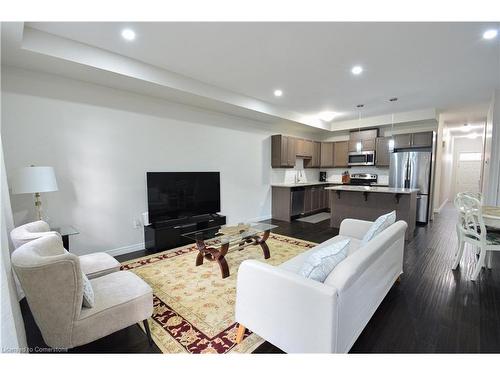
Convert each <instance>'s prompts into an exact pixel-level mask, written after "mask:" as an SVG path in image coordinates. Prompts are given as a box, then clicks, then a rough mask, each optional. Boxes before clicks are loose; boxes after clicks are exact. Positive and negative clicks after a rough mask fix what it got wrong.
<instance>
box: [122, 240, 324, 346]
mask: <svg viewBox="0 0 500 375" xmlns="http://www.w3.org/2000/svg"><path fill="white" fill-rule="evenodd" d="M267 244H268V246H269V250H270V252H271V257H270V258H269V259H264V256H263V253H262V249H261V247H260V246H249V247H247V248H245V249H243V250H241V251H233V252H229V253H228V254H227V255H226V260H227V263H228V265H229V271H230V273H231V275H230V276H229V277H228V278H225V279H222V277H221V273H220V269H219V266H218V265H217V263H216V262H210V261H207V260H205V262H204V263H203V264H202V265H201V266H199V267H196V266H195V260H196V255H197V253H198V251H197V249H196V246H195V245H188V246H184V247H180V248H178V249H173V250H168V251H164V252H162V253H156V254H153V255H149V256H146V257H143V258H139V259H134V260H132V261H129V262H125V263H123V264H122V269H124V270H129V271H132V272H134V273H135V274H137V275H138V276H139V277H141V278H142V279H143V280H145V281H146V282H147V283H148V284H149V285H151V287H152V288H153V294H154V301H153V304H154V312H153V316H152V318H151V319H150V327H151V333H152V336H153V340H154V341H155V343H156V345H158V347H159V348H160V349H161V351H162V352H163V353H229V352H237V353H251V352H252V351H254V350H255V349H256V348H257V347H258V346H259V345H260V344H262V343H263V342H264V340H263V339H262V338H260V337H259V336H257V335H256V334H254V333H251V332H249V331H248V330H247V333H246V334H245V337H244V340H243V341H242V342H241V343H240V344H239V345H237V344H236V331H237V324H236V323H235V321H234V305H235V302H236V276H237V270H238V267H239V265H240V264H241V262H243V261H244V260H247V259H256V260H259V261H261V262H266V263H268V264H272V265H279V264H281V263H283V262H285V261H287V260H288V259H291V258H293V257H294V256H296V255H297V254H300V253H301V252H303V251H306V250H307V249H309V248H311V247H313V246H314V245H315V244H314V243H312V242H307V241H302V240H298V239H296V238H291V237H285V236H281V235H277V234H271V235H270V236H269V239H268V240H267ZM255 308H258V306H256V307H255Z"/></svg>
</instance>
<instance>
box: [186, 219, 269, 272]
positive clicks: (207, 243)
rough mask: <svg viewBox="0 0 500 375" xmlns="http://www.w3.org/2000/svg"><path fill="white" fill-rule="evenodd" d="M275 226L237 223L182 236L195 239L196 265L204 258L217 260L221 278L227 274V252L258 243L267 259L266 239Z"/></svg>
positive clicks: (200, 263) (201, 262)
mask: <svg viewBox="0 0 500 375" xmlns="http://www.w3.org/2000/svg"><path fill="white" fill-rule="evenodd" d="M276 227H277V226H276V225H271V224H265V223H256V224H247V225H244V224H239V225H237V226H235V227H222V228H219V227H216V228H208V229H203V230H199V231H195V232H191V233H186V234H184V236H185V237H187V238H190V239H192V240H195V241H196V246H197V248H198V256H197V257H196V266H201V265H202V264H203V260H204V259H207V260H209V261H212V262H217V263H218V264H219V267H220V270H221V274H222V278H223V279H225V278H226V277H228V276H229V267H228V265H227V261H226V259H225V256H226V255H227V253H228V252H230V251H236V250H238V251H240V250H243V249H244V248H245V247H248V246H253V245H260V247H261V248H262V252H263V253H264V259H268V258H269V257H270V256H271V254H270V252H269V247H268V246H267V244H266V240H267V239H268V238H269V234H270V233H271V229H274V228H276Z"/></svg>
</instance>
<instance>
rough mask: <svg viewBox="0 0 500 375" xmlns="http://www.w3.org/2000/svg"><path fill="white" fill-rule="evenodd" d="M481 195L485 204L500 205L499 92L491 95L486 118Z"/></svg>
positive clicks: (496, 91)
mask: <svg viewBox="0 0 500 375" xmlns="http://www.w3.org/2000/svg"><path fill="white" fill-rule="evenodd" d="M485 135H486V139H485V144H484V169H483V194H484V200H485V203H486V204H490V205H495V206H497V205H500V90H495V92H494V93H493V95H492V98H491V102H490V108H489V111H488V115H487V117H486V131H485Z"/></svg>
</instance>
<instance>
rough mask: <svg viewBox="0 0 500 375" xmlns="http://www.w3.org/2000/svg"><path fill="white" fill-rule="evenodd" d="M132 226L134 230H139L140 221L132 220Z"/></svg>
mask: <svg viewBox="0 0 500 375" xmlns="http://www.w3.org/2000/svg"><path fill="white" fill-rule="evenodd" d="M132 225H133V227H134V228H135V229H139V228H140V227H141V221H140V220H139V219H134V221H133V223H132Z"/></svg>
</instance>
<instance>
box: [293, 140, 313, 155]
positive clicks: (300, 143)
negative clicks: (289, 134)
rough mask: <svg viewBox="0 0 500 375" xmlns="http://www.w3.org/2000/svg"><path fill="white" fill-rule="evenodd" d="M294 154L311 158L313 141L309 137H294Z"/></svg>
mask: <svg viewBox="0 0 500 375" xmlns="http://www.w3.org/2000/svg"><path fill="white" fill-rule="evenodd" d="M295 145H296V148H295V154H296V156H297V157H300V158H312V153H313V141H311V140H309V139H302V138H295Z"/></svg>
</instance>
